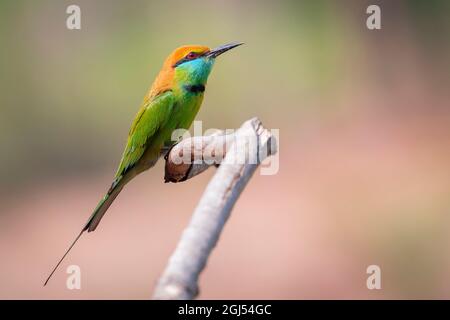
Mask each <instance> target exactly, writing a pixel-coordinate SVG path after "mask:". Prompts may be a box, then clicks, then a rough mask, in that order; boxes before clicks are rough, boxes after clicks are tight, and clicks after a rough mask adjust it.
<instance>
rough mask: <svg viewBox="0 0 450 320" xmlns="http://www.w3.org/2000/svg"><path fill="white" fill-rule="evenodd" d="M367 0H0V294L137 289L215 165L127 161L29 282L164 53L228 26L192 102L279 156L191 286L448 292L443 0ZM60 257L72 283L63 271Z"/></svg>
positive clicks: (109, 170) (87, 198) (447, 48)
mask: <svg viewBox="0 0 450 320" xmlns="http://www.w3.org/2000/svg"><path fill="white" fill-rule="evenodd" d="M373 3H378V4H379V5H380V7H381V8H382V29H381V30H378V31H370V30H367V28H366V26H365V19H366V17H367V14H366V13H365V9H366V7H367V5H368V4H372V2H369V1H342V2H341V1H339V2H338V1H303V2H300V1H298V2H295V1H293V2H289V1H283V2H276V3H272V2H268V1H267V2H266V1H258V2H257V1H246V2H245V3H241V2H238V1H205V2H203V1H198V2H195V3H192V4H190V5H189V6H186V5H185V2H177V1H169V2H167V3H164V4H163V3H152V2H148V1H133V2H132V3H130V2H125V1H77V4H79V5H80V7H81V10H82V30H80V31H69V30H67V29H66V28H65V19H66V17H67V15H66V14H65V8H66V7H67V6H68V5H69V4H72V3H71V2H68V1H55V0H53V1H52V0H46V1H39V2H34V1H14V2H13V1H6V2H2V4H1V5H0V9H1V10H0V12H1V13H0V18H1V19H0V20H1V21H2V23H3V24H4V25H5V26H6V28H0V36H1V37H2V39H4V50H2V51H3V52H2V53H1V56H0V57H1V58H0V61H1V65H0V68H1V71H2V72H0V74H1V76H0V84H1V88H2V89H1V90H2V94H1V97H0V106H1V107H0V108H1V109H0V132H1V134H0V143H1V145H2V150H3V152H2V153H1V156H0V167H1V171H0V178H1V179H0V261H1V263H0V271H1V272H0V281H1V287H0V298H2V299H149V298H150V297H151V295H152V290H153V287H154V285H155V282H156V280H157V278H158V276H159V275H160V274H161V272H162V271H163V269H164V267H165V265H166V263H167V260H168V258H169V256H170V255H171V253H172V252H173V250H174V248H175V246H176V244H177V241H178V240H179V238H180V236H181V233H182V231H183V229H184V227H185V226H186V225H187V224H188V222H189V219H190V216H191V214H192V212H193V210H194V208H195V205H196V203H197V202H198V200H199V198H200V196H201V194H202V192H203V190H204V188H205V186H206V185H207V183H208V181H209V179H210V178H211V177H212V175H213V174H214V170H215V169H209V170H208V171H207V172H206V173H204V174H202V175H200V176H198V177H196V178H194V179H192V180H190V181H188V182H184V183H180V184H164V182H163V163H162V162H160V163H158V165H157V166H156V167H155V168H153V169H152V170H150V171H148V172H146V173H144V174H142V175H140V176H139V177H137V178H136V179H135V180H134V181H133V182H132V183H130V184H129V185H128V186H127V188H126V189H125V190H124V191H123V192H122V194H121V195H120V196H119V197H118V199H117V200H116V202H115V203H114V204H113V206H112V207H111V208H110V210H109V211H108V213H107V215H106V216H105V218H104V220H102V223H101V224H100V226H99V228H98V229H97V231H96V232H94V233H90V234H86V235H84V236H83V237H82V238H81V240H80V241H79V242H78V244H77V246H76V247H75V248H74V249H73V251H72V252H71V253H70V255H69V256H68V258H67V260H66V261H65V262H64V263H63V264H62V268H61V269H60V270H59V271H58V272H57V273H56V274H55V276H54V278H53V279H52V280H51V281H50V283H49V284H48V285H47V286H46V287H43V286H42V285H43V282H44V281H45V278H46V276H47V275H48V273H49V272H50V270H51V268H52V267H53V266H54V264H55V263H56V261H57V260H58V258H59V257H60V256H61V255H62V254H63V252H64V250H65V249H66V248H67V246H68V245H69V244H70V242H71V241H72V239H73V238H74V237H75V236H76V235H77V233H78V232H79V230H80V228H81V227H82V225H83V224H84V223H85V221H86V219H87V218H88V216H89V215H90V213H91V211H92V210H93V208H94V207H95V205H96V204H97V202H98V201H99V199H100V198H101V197H102V195H103V192H104V191H106V189H107V188H108V186H109V184H110V183H111V179H112V176H113V174H114V172H115V166H116V165H117V163H118V161H119V158H120V154H121V151H122V148H123V144H124V141H125V137H126V134H127V132H128V127H129V125H130V123H131V120H132V118H133V116H134V114H135V112H136V111H137V109H138V106H139V103H140V101H141V98H142V96H143V95H144V93H145V90H146V89H147V88H148V86H149V85H150V83H151V81H152V79H153V78H154V76H155V75H156V73H157V71H158V69H159V68H160V65H161V63H162V60H163V59H164V57H165V56H166V55H167V54H168V53H169V52H170V51H171V50H172V49H173V48H174V47H176V46H179V45H181V44H185V43H202V44H206V45H210V46H216V45H220V44H223V43H226V42H229V41H232V40H241V41H244V42H246V45H245V46H242V47H240V48H239V49H236V50H235V51H233V52H232V53H230V54H228V55H226V56H225V55H224V57H223V59H221V60H220V61H218V62H217V64H216V66H215V70H214V71H213V73H212V75H211V77H210V80H209V82H208V89H207V93H206V98H205V101H204V104H203V107H202V110H201V112H200V114H199V115H198V117H197V119H199V120H203V121H204V123H203V127H204V128H205V129H206V128H210V127H216V128H236V127H238V126H240V124H241V123H242V122H244V121H245V120H247V119H249V118H250V117H253V116H258V117H259V118H260V119H261V120H262V121H263V123H264V125H265V126H266V127H268V128H276V129H280V153H279V159H280V170H279V172H278V174H276V175H273V176H262V175H260V174H259V172H257V173H256V174H255V176H254V177H253V179H252V180H251V181H250V183H249V185H248V186H247V188H246V189H245V190H244V192H243V194H242V196H241V198H240V199H239V201H238V203H237V205H236V206H235V208H234V210H233V212H232V215H231V218H230V219H229V221H228V223H227V225H226V227H225V230H224V232H223V233H222V235H221V238H220V240H219V243H218V246H217V248H216V249H215V250H214V252H213V254H212V256H211V257H210V259H209V261H208V265H207V266H206V269H205V270H204V272H203V273H202V275H201V278H200V290H201V292H200V296H199V298H200V299H363V298H368V299H380V298H387V299H393V298H426V299H432V298H450V289H449V287H450V286H449V283H450V235H449V231H450V221H449V220H450V216H449V214H450V212H449V211H450V148H449V141H450V108H449V98H450V94H449V91H448V88H449V84H450V79H449V71H450V68H449V67H450V64H449V60H448V57H449V53H450V44H449V41H448V32H449V30H450V23H449V21H448V17H447V13H448V9H449V3H448V2H447V1H437V0H436V1H429V2H426V4H425V2H423V1H395V2H392V1H373ZM344 4H345V5H344ZM187 17H188V18H187ZM7 30H9V31H7ZM11 30H14V32H12V31H11ZM71 264H76V265H79V266H80V267H81V279H82V288H81V290H68V289H67V288H66V279H67V277H68V274H66V272H65V271H66V268H67V267H68V266H69V265H71ZM369 265H379V266H380V268H381V272H382V289H381V290H368V289H367V287H366V279H367V277H368V275H367V273H366V268H367V267H368V266H369Z"/></svg>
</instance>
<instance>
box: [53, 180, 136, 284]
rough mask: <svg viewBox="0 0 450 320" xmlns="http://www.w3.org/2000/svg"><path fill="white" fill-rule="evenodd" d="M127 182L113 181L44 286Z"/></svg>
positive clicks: (96, 223) (93, 226) (91, 229)
mask: <svg viewBox="0 0 450 320" xmlns="http://www.w3.org/2000/svg"><path fill="white" fill-rule="evenodd" d="M127 181H129V179H126V180H125V179H124V180H122V179H120V178H119V179H117V180H116V181H114V183H113V184H112V186H111V188H110V189H109V190H108V192H107V193H106V195H105V196H104V197H103V199H102V200H101V201H100V202H99V204H98V205H97V207H96V208H95V210H94V212H93V213H92V215H91V216H90V217H89V220H88V221H87V222H86V224H85V225H84V227H83V229H82V230H81V232H80V233H79V234H78V236H77V237H76V238H75V240H74V241H73V242H72V244H71V245H70V247H69V249H67V251H66V252H65V253H64V255H63V256H62V258H61V259H59V261H58V263H57V264H56V266H55V267H54V268H53V270H52V272H51V273H50V275H49V276H48V278H47V280H46V281H45V283H44V286H45V285H46V284H47V282H48V281H49V280H50V278H51V277H52V275H53V273H55V271H56V269H58V267H59V265H60V264H61V262H62V261H63V260H64V258H65V257H66V256H67V254H68V253H69V251H70V250H71V249H72V248H73V246H74V245H75V243H76V242H77V241H78V239H80V237H81V235H82V234H83V232H85V231H86V230H87V231H88V232H91V231H94V230H95V229H96V228H97V226H98V224H99V223H100V220H101V219H102V218H103V215H104V214H105V212H106V210H108V208H109V206H110V205H111V204H112V203H113V201H114V199H116V197H117V196H118V195H119V193H120V191H122V189H123V187H124V186H125V184H126V182H127Z"/></svg>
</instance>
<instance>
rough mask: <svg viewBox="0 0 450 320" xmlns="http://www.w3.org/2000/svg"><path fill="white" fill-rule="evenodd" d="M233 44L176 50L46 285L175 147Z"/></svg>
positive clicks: (164, 67)
mask: <svg viewBox="0 0 450 320" xmlns="http://www.w3.org/2000/svg"><path fill="white" fill-rule="evenodd" d="M242 44H243V43H242V42H233V43H229V44H225V45H222V46H219V47H217V48H214V49H210V48H209V47H207V46H202V45H185V46H181V47H178V48H177V49H175V50H174V51H173V52H172V53H171V54H170V55H169V56H168V57H167V58H166V59H165V61H164V63H163V66H162V68H161V70H160V72H159V74H158V75H157V77H156V79H155V80H154V82H153V84H152V85H151V87H150V89H149V90H148V92H147V94H146V95H145V96H144V99H143V101H142V104H141V107H140V109H139V111H138V113H137V114H136V116H135V118H134V120H133V122H132V124H131V127H130V130H129V133H128V138H127V142H126V146H125V149H124V151H123V154H122V158H121V160H120V163H119V166H118V169H117V171H116V174H115V176H114V180H113V182H112V184H111V186H110V188H109V189H108V191H107V192H106V194H105V196H104V197H103V198H102V199H101V200H100V202H99V203H98V205H97V207H96V208H95V209H94V211H93V213H92V214H91V216H90V217H89V219H88V220H87V222H86V223H85V225H84V226H83V228H82V229H81V231H80V233H79V234H78V236H77V237H76V238H75V240H74V241H73V242H72V244H71V245H70V246H69V248H68V249H67V251H66V252H65V253H64V255H63V256H62V257H61V258H60V260H59V261H58V263H57V264H56V266H55V267H54V268H53V269H52V271H51V273H50V275H49V276H48V277H47V279H46V281H45V283H44V286H45V285H47V283H48V281H49V280H50V278H51V277H52V276H53V274H54V273H55V271H56V270H57V268H58V267H59V265H60V264H61V262H62V261H63V260H64V258H65V257H66V256H67V254H68V253H69V251H70V250H71V249H72V248H73V246H74V245H75V243H76V242H77V241H78V239H79V238H80V237H81V235H82V234H83V233H84V232H85V231H87V232H92V231H94V230H95V229H96V228H97V226H98V224H99V223H100V220H101V219H102V218H103V216H104V214H105V213H106V211H107V210H108V208H109V207H110V206H111V204H112V203H113V201H114V200H115V199H116V197H117V196H118V195H119V193H120V192H121V191H122V189H123V188H124V187H125V185H126V184H127V183H128V182H130V181H131V180H132V179H133V178H134V177H136V176H137V175H138V174H140V173H142V172H144V171H146V170H148V169H150V168H151V167H153V166H154V165H155V164H156V162H157V161H158V159H159V157H160V155H161V152H162V150H163V148H165V147H167V146H170V145H173V142H172V141H171V135H172V132H173V131H174V130H176V129H189V127H190V126H191V124H192V122H193V121H194V118H195V116H196V115H197V113H198V111H199V109H200V106H201V104H202V102H203V97H204V92H205V86H206V82H207V80H208V77H209V74H210V72H211V70H212V68H213V66H214V62H215V60H216V58H217V57H218V56H220V55H221V54H223V53H225V52H227V51H228V50H231V49H233V48H236V47H237V46H240V45H242Z"/></svg>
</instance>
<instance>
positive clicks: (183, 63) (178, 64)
mask: <svg viewBox="0 0 450 320" xmlns="http://www.w3.org/2000/svg"><path fill="white" fill-rule="evenodd" d="M241 44H242V43H230V44H226V45H223V46H220V47H217V48H215V49H210V48H208V47H206V46H198V45H188V46H182V47H179V48H177V49H175V50H174V51H173V52H172V53H171V54H170V55H169V56H168V57H167V59H166V60H165V62H164V65H163V69H162V70H161V72H160V74H159V76H158V78H157V79H156V81H155V83H154V84H153V87H152V90H151V91H150V96H152V95H155V94H157V93H158V92H161V91H164V90H166V89H169V88H172V89H174V88H175V87H176V85H178V87H185V86H186V85H187V86H189V85H203V86H204V85H205V84H206V81H207V80H208V76H209V73H210V72H211V69H212V67H213V65H214V62H215V60H216V58H217V57H218V56H220V55H221V54H222V53H224V52H227V51H228V50H230V49H233V48H235V47H237V46H240V45H241Z"/></svg>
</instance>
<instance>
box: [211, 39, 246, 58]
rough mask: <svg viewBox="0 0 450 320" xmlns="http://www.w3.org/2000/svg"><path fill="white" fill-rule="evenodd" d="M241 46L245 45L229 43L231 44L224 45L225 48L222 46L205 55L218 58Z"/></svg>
mask: <svg viewBox="0 0 450 320" xmlns="http://www.w3.org/2000/svg"><path fill="white" fill-rule="evenodd" d="M241 44H244V43H243V42H233V43H229V44H224V45H223V46H220V47H217V48H215V49H212V50H210V51H208V52H207V53H206V54H205V55H206V56H207V57H211V58H217V57H218V56H220V55H221V54H222V53H224V52H227V51H228V50H230V49H233V48H236V47H237V46H240V45H241Z"/></svg>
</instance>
